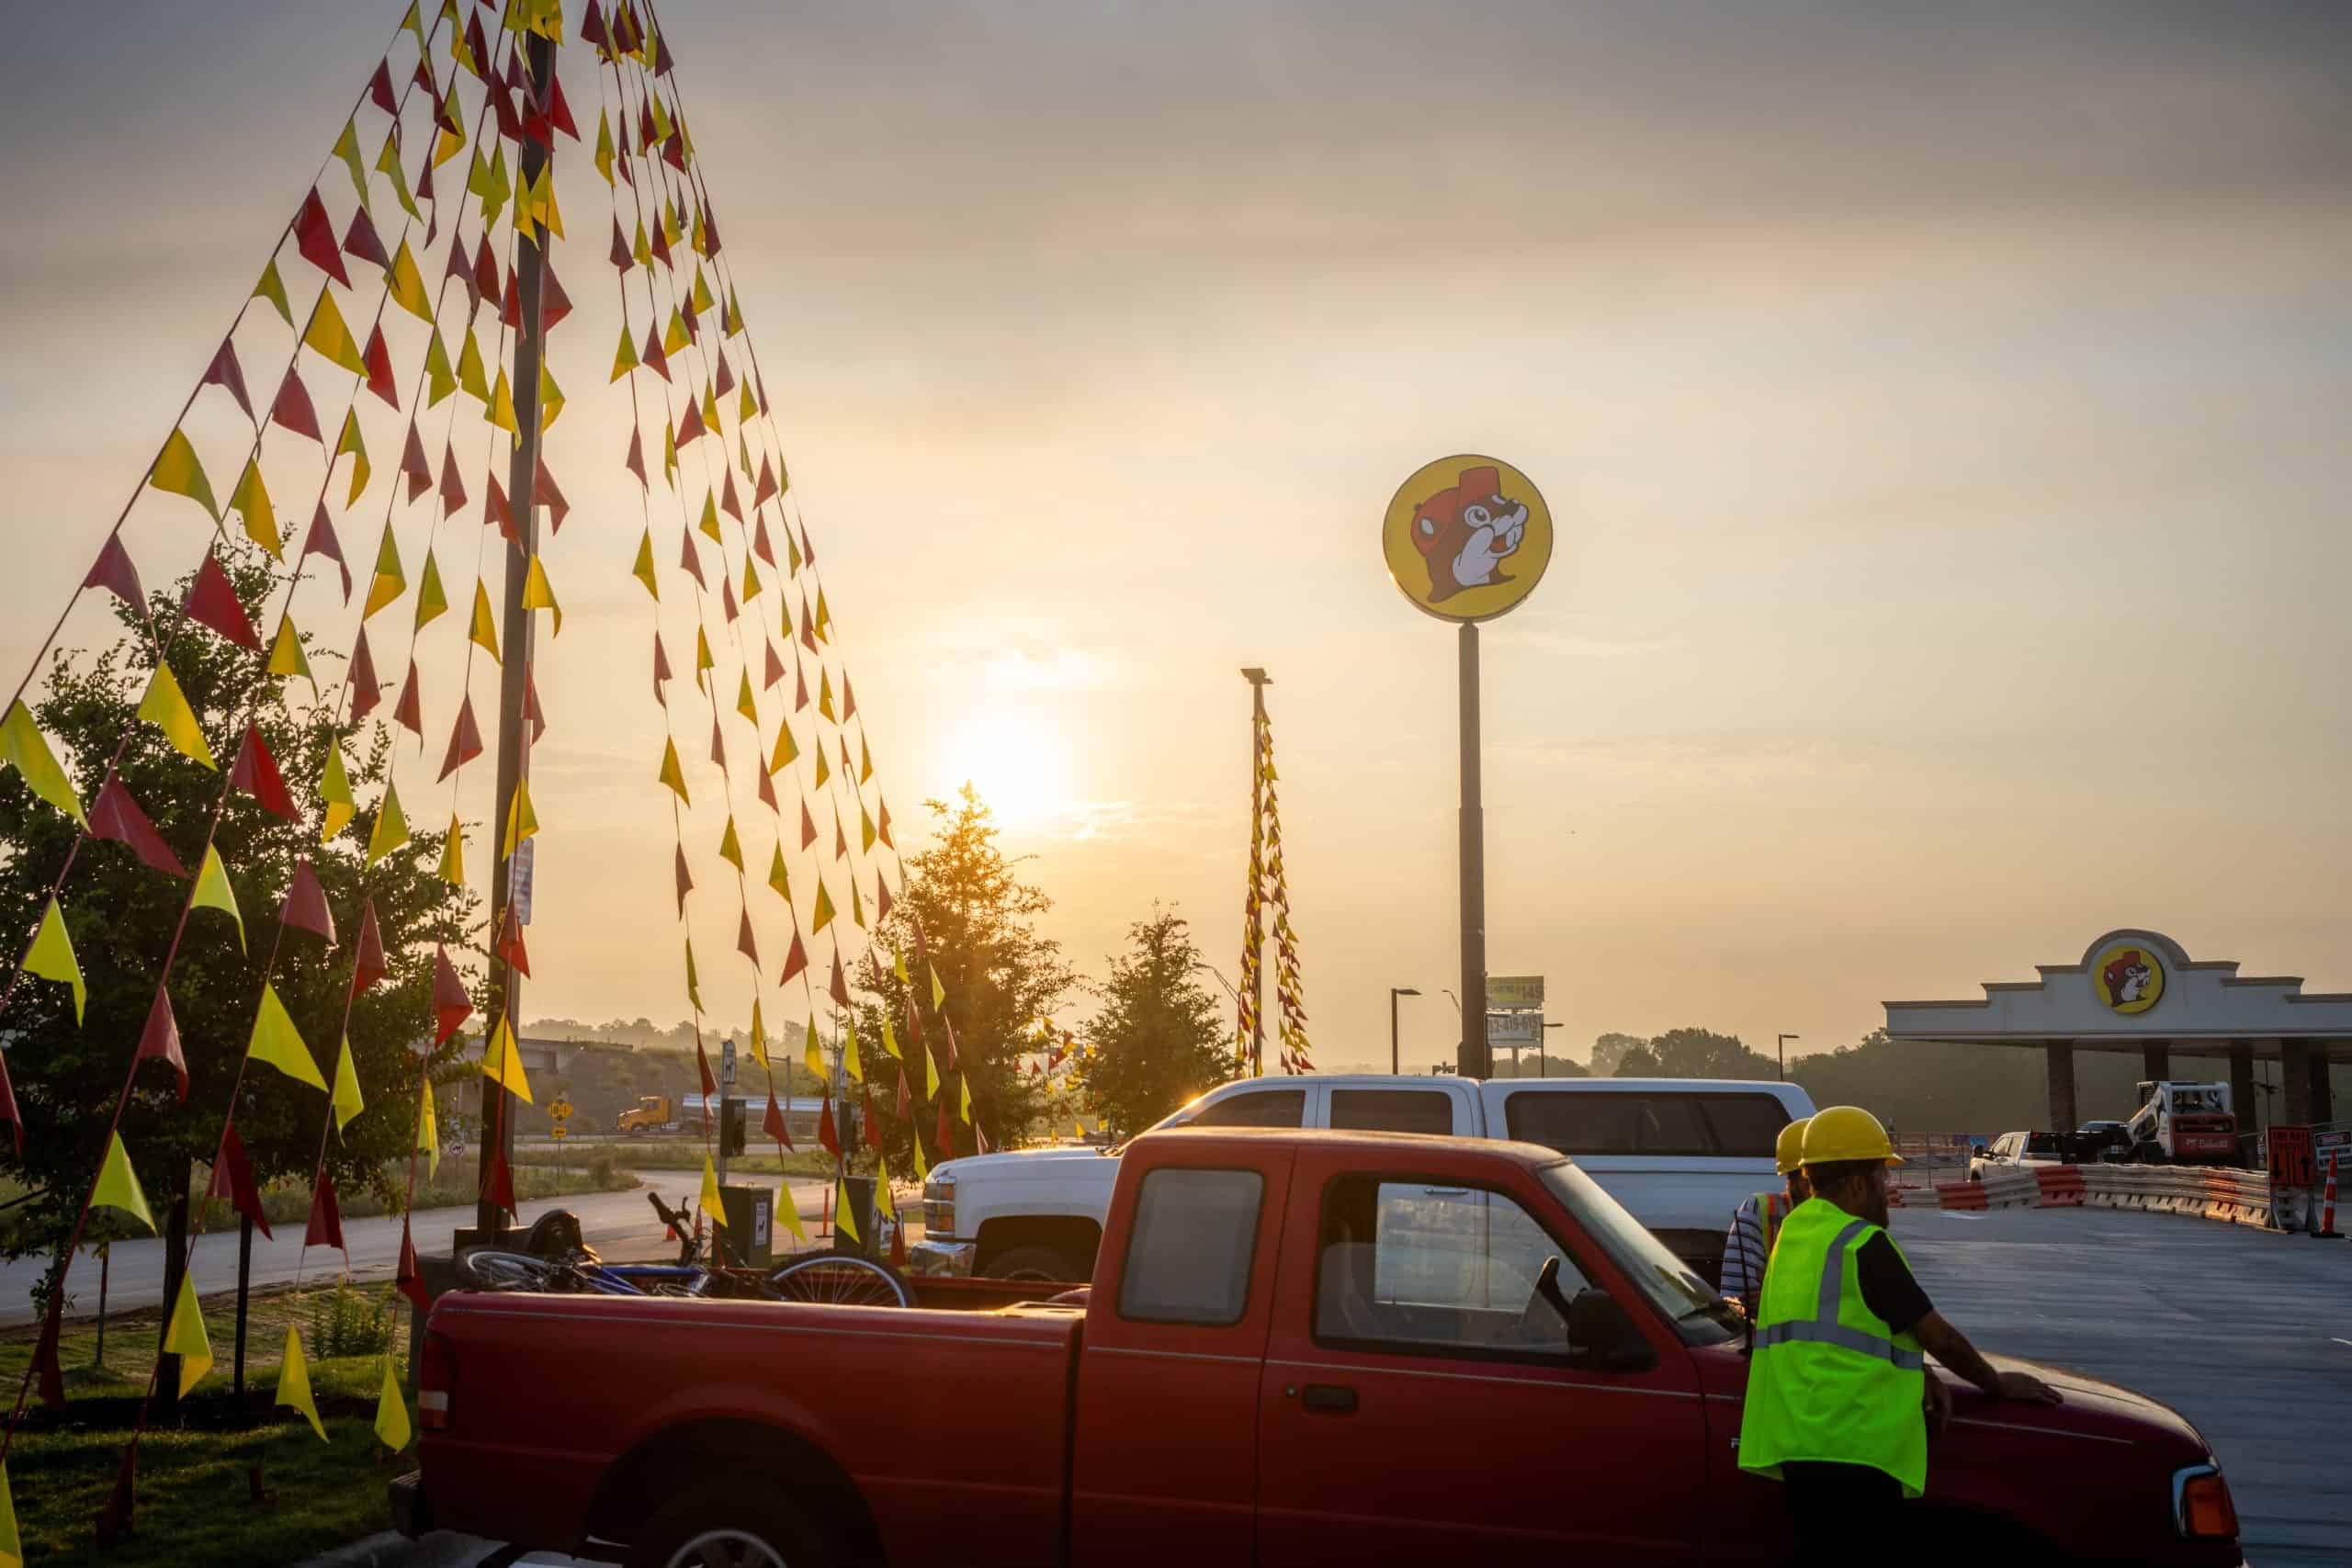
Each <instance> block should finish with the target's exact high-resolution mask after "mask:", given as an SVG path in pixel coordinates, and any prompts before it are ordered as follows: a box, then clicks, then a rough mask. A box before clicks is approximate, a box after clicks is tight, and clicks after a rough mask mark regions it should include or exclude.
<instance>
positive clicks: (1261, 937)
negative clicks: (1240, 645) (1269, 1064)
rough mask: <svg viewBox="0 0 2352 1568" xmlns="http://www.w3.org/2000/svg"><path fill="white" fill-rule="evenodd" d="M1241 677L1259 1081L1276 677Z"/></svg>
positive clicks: (1253, 1060)
mask: <svg viewBox="0 0 2352 1568" xmlns="http://www.w3.org/2000/svg"><path fill="white" fill-rule="evenodd" d="M1241 678H1242V679H1243V680H1245V681H1247V682H1250V936H1249V941H1250V1077H1253V1078H1257V1077H1265V1076H1266V963H1265V959H1266V922H1265V911H1264V910H1263V909H1261V908H1260V907H1259V895H1260V894H1261V892H1263V891H1264V888H1265V885H1266V873H1265V863H1264V861H1263V859H1262V858H1261V856H1260V854H1259V839H1258V836H1259V834H1260V833H1261V831H1263V830H1264V828H1265V822H1266V770H1265V761H1266V760H1265V758H1264V757H1263V756H1261V754H1260V753H1259V749H1258V737H1259V736H1261V735H1262V734H1264V733H1265V728H1266V688H1267V687H1268V686H1269V685H1271V684H1272V682H1273V677H1272V676H1271V675H1269V674H1267V673H1266V672H1265V671H1263V670H1260V669H1255V668H1252V669H1248V670H1244V671H1242V672H1241Z"/></svg>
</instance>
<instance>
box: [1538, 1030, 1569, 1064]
mask: <svg viewBox="0 0 2352 1568" xmlns="http://www.w3.org/2000/svg"><path fill="white" fill-rule="evenodd" d="M1566 1027H1567V1025H1566V1024H1565V1023H1547V1024H1545V1025H1544V1028H1545V1029H1546V1030H1554V1029H1566ZM1535 1076H1536V1077H1539V1078H1548V1077H1551V1076H1552V1069H1551V1067H1550V1066H1549V1065H1547V1064H1546V1063H1545V1062H1544V1036H1543V1035H1541V1034H1539V1035H1537V1036H1536V1037H1535Z"/></svg>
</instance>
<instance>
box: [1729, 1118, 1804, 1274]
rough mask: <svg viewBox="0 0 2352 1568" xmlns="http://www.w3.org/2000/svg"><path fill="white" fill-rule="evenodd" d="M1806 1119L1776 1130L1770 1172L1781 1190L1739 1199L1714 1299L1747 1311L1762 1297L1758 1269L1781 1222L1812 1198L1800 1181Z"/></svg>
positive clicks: (1761, 1268) (1776, 1238)
mask: <svg viewBox="0 0 2352 1568" xmlns="http://www.w3.org/2000/svg"><path fill="white" fill-rule="evenodd" d="M1811 1120H1812V1118H1811V1117H1805V1116H1800V1117H1799V1118H1797V1119H1796V1120H1795V1121H1793V1122H1790V1123H1789V1124H1788V1125H1787V1126H1785V1127H1783V1128H1781V1135H1780V1138H1779V1140H1778V1141H1777V1142H1776V1143H1775V1144H1774V1145H1773V1147H1772V1166H1773V1168H1774V1169H1776V1170H1778V1171H1779V1172H1780V1173H1781V1179H1782V1180H1784V1181H1785V1182H1787V1184H1788V1186H1787V1188H1786V1190H1783V1191H1780V1192H1758V1193H1756V1194H1755V1195H1754V1196H1752V1197H1749V1198H1746V1199H1743V1200H1742V1201H1741V1202H1740V1205H1739V1207H1738V1209H1737V1210H1736V1211H1735V1212H1734V1213H1733V1214H1732V1217H1731V1229H1730V1230H1729V1231H1728V1232H1726V1233H1725V1234H1724V1267H1723V1282H1722V1284H1721V1286H1720V1287H1719V1293H1721V1294H1723V1295H1724V1296H1727V1297H1729V1298H1730V1299H1731V1300H1733V1301H1736V1302H1739V1303H1743V1305H1744V1306H1745V1307H1747V1308H1752V1307H1753V1305H1754V1303H1755V1302H1756V1299H1757V1298H1758V1296H1759V1295H1761V1294H1762V1293H1763V1291H1764V1265H1765V1264H1766V1262H1768V1261H1769V1260H1770V1258H1771V1256H1772V1244H1773V1243H1774V1242H1775V1241H1777V1240H1779V1239H1780V1235H1781V1221H1782V1220H1785V1219H1787V1218H1788V1217H1789V1211H1790V1210H1791V1209H1793V1208H1795V1207H1796V1206H1797V1205H1798V1204H1799V1203H1802V1202H1804V1201H1805V1200H1806V1199H1808V1198H1810V1197H1812V1196H1813V1185H1812V1183H1810V1182H1808V1181H1807V1180H1805V1179H1804V1129H1805V1123H1806V1122H1809V1121H1811Z"/></svg>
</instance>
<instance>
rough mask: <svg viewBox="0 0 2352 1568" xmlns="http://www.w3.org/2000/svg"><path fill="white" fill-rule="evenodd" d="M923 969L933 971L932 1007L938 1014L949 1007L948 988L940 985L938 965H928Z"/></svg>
mask: <svg viewBox="0 0 2352 1568" xmlns="http://www.w3.org/2000/svg"><path fill="white" fill-rule="evenodd" d="M923 967H924V968H926V969H928V970H930V971H931V1007H932V1010H933V1012H936V1011H938V1010H941V1009H942V1008H944V1007H945V1006H946V1005H947V987H944V986H943V985H941V984H940V983H939V965H938V964H928V963H927V964H924V965H923Z"/></svg>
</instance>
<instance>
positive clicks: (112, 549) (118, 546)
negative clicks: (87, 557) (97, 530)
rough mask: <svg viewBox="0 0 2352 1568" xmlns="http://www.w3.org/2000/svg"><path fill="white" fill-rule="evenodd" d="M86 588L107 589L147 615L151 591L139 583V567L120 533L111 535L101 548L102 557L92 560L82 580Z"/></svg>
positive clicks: (99, 551) (100, 555)
mask: <svg viewBox="0 0 2352 1568" xmlns="http://www.w3.org/2000/svg"><path fill="white" fill-rule="evenodd" d="M82 586H83V587H85V588H103V589H105V590H107V592H110V593H112V594H113V595H114V596H115V597H116V598H118V599H119V600H121V601H122V602H123V603H124V604H129V605H130V606H131V607H132V608H133V609H135V610H137V611H138V612H139V613H140V614H141V615H146V614H147V593H146V591H145V590H144V589H142V588H141V587H140V586H139V569H138V568H137V567H135V566H133V565H132V564H131V562H130V551H129V550H126V549H124V548H123V547H122V536H121V535H120V534H119V533H115V534H108V535H107V542H106V543H105V544H104V545H102V546H100V547H99V548H98V558H97V559H96V561H94V562H92V563H91V566H90V571H89V575H88V576H86V577H85V578H83V579H82Z"/></svg>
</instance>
